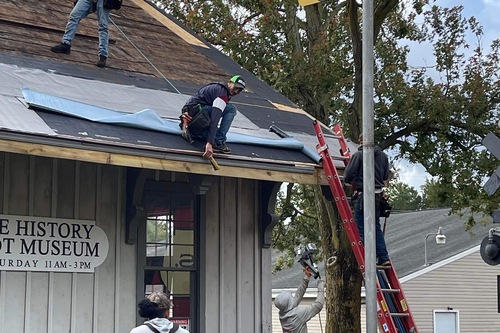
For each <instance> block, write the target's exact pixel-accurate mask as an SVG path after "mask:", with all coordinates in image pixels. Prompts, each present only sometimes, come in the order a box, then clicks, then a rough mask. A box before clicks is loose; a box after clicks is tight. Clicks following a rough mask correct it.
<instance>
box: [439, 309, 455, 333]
mask: <svg viewBox="0 0 500 333" xmlns="http://www.w3.org/2000/svg"><path fill="white" fill-rule="evenodd" d="M434 333H460V325H459V317H458V311H457V310H453V309H448V310H434Z"/></svg>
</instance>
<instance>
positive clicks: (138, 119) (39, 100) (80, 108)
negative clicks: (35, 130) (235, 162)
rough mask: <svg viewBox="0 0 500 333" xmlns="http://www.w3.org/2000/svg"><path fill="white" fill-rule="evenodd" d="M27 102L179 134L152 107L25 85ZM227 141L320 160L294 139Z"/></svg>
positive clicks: (235, 137)
mask: <svg viewBox="0 0 500 333" xmlns="http://www.w3.org/2000/svg"><path fill="white" fill-rule="evenodd" d="M22 93H23V96H24V99H25V101H26V103H28V104H29V105H30V106H34V107H38V108H41V109H44V110H48V111H53V112H58V113H62V114H65V115H69V116H72V117H77V118H82V119H86V120H90V121H94V122H99V123H106V124H113V125H118V126H126V127H134V128H141V129H147V130H154V131H158V132H164V133H168V134H175V135H181V129H180V128H179V121H173V120H169V119H163V118H161V117H160V116H158V114H157V113H156V112H155V111H154V110H152V109H144V110H142V111H138V112H136V113H125V112H120V111H115V110H110V109H106V108H102V107H99V106H95V105H90V104H86V103H81V102H76V101H73V100H70V99H66V98H61V97H56V96H51V95H47V94H44V93H40V92H37V91H33V90H30V89H29V88H27V87H24V88H23V89H22ZM227 142H228V143H238V144H246V145H256V146H263V147H271V148H282V149H293V150H300V151H302V153H304V154H305V155H306V156H307V157H309V158H310V159H312V160H313V161H315V162H316V163H319V162H320V156H319V155H318V154H317V153H316V152H315V151H313V150H312V149H310V148H308V147H306V146H304V144H303V143H302V142H300V141H298V140H296V139H294V138H280V139H266V138H259V137H256V136H251V135H245V134H238V133H228V134H227Z"/></svg>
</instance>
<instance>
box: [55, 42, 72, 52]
mask: <svg viewBox="0 0 500 333" xmlns="http://www.w3.org/2000/svg"><path fill="white" fill-rule="evenodd" d="M50 50H51V51H52V52H54V53H65V54H70V52H71V45H69V44H66V43H61V44H58V45H55V46H52V47H51V48H50Z"/></svg>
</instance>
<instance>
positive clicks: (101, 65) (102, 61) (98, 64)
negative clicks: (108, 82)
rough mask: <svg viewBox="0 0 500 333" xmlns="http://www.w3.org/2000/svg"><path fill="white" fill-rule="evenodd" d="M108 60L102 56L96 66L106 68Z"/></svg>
mask: <svg viewBox="0 0 500 333" xmlns="http://www.w3.org/2000/svg"><path fill="white" fill-rule="evenodd" d="M106 59H107V58H106V57H105V56H102V55H100V56H99V60H97V62H96V64H95V65H96V66H97V67H106Z"/></svg>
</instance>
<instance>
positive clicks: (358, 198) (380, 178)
mask: <svg viewBox="0 0 500 333" xmlns="http://www.w3.org/2000/svg"><path fill="white" fill-rule="evenodd" d="M374 154H375V156H374V166H375V238H376V252H377V265H379V266H389V265H390V264H391V261H390V260H389V253H388V252H387V247H386V244H385V239H384V234H383V232H382V228H381V227H380V214H381V209H382V204H383V197H382V196H383V192H382V188H383V187H384V181H386V180H387V179H388V178H389V159H388V158H387V155H386V154H385V153H384V152H383V151H382V149H380V147H379V146H375V147H374ZM344 181H345V182H346V183H351V184H352V186H353V188H354V195H353V196H352V202H353V204H354V218H355V220H356V224H357V225H358V232H359V235H360V237H361V239H362V240H363V236H364V217H363V134H361V135H360V136H359V147H358V151H357V152H355V153H354V154H353V155H352V157H351V160H350V161H349V164H348V165H347V167H346V168H345V171H344Z"/></svg>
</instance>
